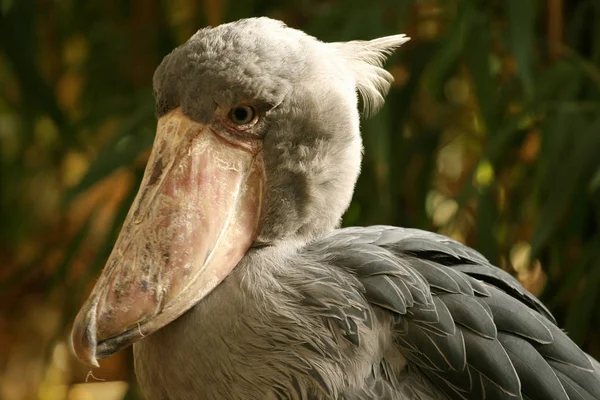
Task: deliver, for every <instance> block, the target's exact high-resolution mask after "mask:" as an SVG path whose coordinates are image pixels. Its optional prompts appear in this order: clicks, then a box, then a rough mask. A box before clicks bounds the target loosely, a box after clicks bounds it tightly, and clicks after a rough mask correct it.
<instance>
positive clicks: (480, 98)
mask: <svg viewBox="0 0 600 400" xmlns="http://www.w3.org/2000/svg"><path fill="white" fill-rule="evenodd" d="M491 49H492V40H491V34H490V20H489V17H488V16H487V15H486V14H484V13H482V12H480V11H479V12H477V13H476V15H475V16H473V22H472V24H471V25H470V26H469V37H468V39H467V43H466V49H465V50H466V51H465V60H466V63H467V67H468V68H469V72H470V74H471V79H472V81H473V86H474V90H475V94H476V96H477V104H478V105H479V110H480V113H481V116H482V117H483V121H484V124H485V127H486V131H487V132H488V133H490V134H491V135H495V134H496V130H497V129H498V122H497V120H498V118H497V114H498V112H499V110H498V105H499V103H498V101H496V99H497V98H498V93H497V92H498V85H497V84H496V82H494V79H493V77H492V68H491V64H490V57H491V55H492V52H491Z"/></svg>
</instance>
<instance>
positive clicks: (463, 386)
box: [304, 226, 600, 400]
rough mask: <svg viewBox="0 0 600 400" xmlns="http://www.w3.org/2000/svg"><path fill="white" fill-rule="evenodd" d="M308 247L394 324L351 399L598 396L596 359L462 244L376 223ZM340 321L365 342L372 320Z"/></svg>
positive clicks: (348, 332)
mask: <svg viewBox="0 0 600 400" xmlns="http://www.w3.org/2000/svg"><path fill="white" fill-rule="evenodd" d="M304 251H306V252H309V253H310V252H315V253H321V254H324V255H325V254H327V259H328V260H329V261H328V262H329V263H330V264H331V265H334V266H336V267H337V268H340V269H342V270H345V271H347V272H349V273H351V274H352V275H353V276H354V277H355V278H356V279H357V280H358V281H359V282H360V285H361V286H360V292H361V295H362V296H363V297H364V299H365V301H366V302H368V304H369V305H370V306H371V307H372V310H373V315H375V316H376V318H385V317H388V318H391V320H392V323H391V324H392V326H391V330H390V334H391V336H392V337H391V345H390V346H389V348H388V349H387V352H386V353H384V354H383V356H382V359H381V362H380V363H379V365H374V366H373V373H372V374H370V375H368V376H366V377H365V385H364V387H363V388H361V389H359V390H358V391H356V390H354V392H355V393H357V394H356V395H354V394H353V390H352V389H350V390H349V393H348V396H347V398H348V399H354V398H356V399H358V398H380V399H400V398H408V399H428V398H449V399H484V398H485V399H521V398H527V399H544V400H547V399H590V400H591V399H598V398H600V369H599V368H598V363H597V362H596V361H595V360H593V359H591V357H588V356H587V355H586V354H585V353H584V352H582V351H581V350H580V349H579V348H578V347H577V345H575V344H574V343H573V342H572V341H571V340H570V339H569V337H568V336H567V335H566V334H565V333H564V332H563V331H561V330H560V329H559V328H558V327H557V326H556V324H555V321H554V318H553V317H552V315H551V314H550V312H549V311H548V310H547V309H546V308H545V307H544V305H543V304H542V303H541V302H540V301H539V300H537V299H536V298H535V297H534V296H533V295H531V294H530V293H528V292H527V291H526V290H525V289H524V288H523V287H522V286H521V285H520V283H519V282H518V281H517V280H516V279H514V278H513V277H512V276H510V275H509V274H507V273H505V272H504V271H502V270H500V269H499V268H496V267H494V266H492V265H490V264H489V262H488V261H487V260H486V259H485V258H484V257H483V256H481V255H480V254H479V253H477V252H475V251H474V250H472V249H470V248H468V247H466V246H464V245H461V244H460V243H458V242H455V241H453V240H451V239H449V238H446V237H444V236H440V235H436V234H433V233H429V232H425V231H420V230H413V229H402V228H392V227H385V226H376V227H370V228H347V229H341V230H337V231H335V232H334V233H332V234H330V235H328V236H326V237H324V238H322V239H320V240H318V241H315V242H314V243H312V244H311V245H309V246H308V247H306V249H305V250H304ZM323 312H324V314H327V310H323ZM334 315H335V316H334ZM344 317H345V318H341V319H340V318H339V313H336V312H334V313H332V315H331V317H330V318H332V321H333V324H334V325H337V329H340V330H341V331H342V332H345V334H346V337H347V338H348V340H350V341H352V342H354V343H355V345H357V346H360V342H359V340H360V337H359V336H356V335H354V334H353V329H352V328H353V327H354V326H360V325H361V324H365V323H366V324H368V323H369V322H368V321H367V322H364V320H362V321H361V320H360V317H357V315H356V314H355V313H351V312H346V313H345V315H344ZM395 351H398V352H399V353H400V354H401V355H402V356H403V357H404V358H405V359H406V365H403V368H398V366H397V365H394V361H393V360H394V359H395V358H397V356H396V355H395V354H394V352H395ZM388 355H391V357H389V356H388ZM594 368H595V371H594ZM363 391H364V393H363ZM359 393H360V394H359ZM367 393H368V397H365V396H366V395H367ZM361 396H363V397H361Z"/></svg>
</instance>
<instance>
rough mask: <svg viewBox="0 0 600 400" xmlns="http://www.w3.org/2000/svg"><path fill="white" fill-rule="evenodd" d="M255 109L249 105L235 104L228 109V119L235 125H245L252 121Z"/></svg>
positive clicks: (254, 116)
mask: <svg viewBox="0 0 600 400" xmlns="http://www.w3.org/2000/svg"><path fill="white" fill-rule="evenodd" d="M255 118H256V111H254V108H252V107H250V106H237V107H234V108H232V109H231V111H229V119H230V120H231V122H233V123H234V124H236V125H246V124H249V123H251V122H252V121H254V119H255Z"/></svg>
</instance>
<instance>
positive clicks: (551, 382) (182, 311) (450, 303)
mask: <svg viewBox="0 0 600 400" xmlns="http://www.w3.org/2000/svg"><path fill="white" fill-rule="evenodd" d="M407 40H408V38H406V37H405V36H403V35H395V36H388V37H383V38H379V39H375V40H371V41H351V42H344V43H342V42H340V43H324V42H321V41H319V40H317V39H315V38H314V37H311V36H308V35H307V34H305V33H303V32H301V31H299V30H295V29H292V28H289V27H287V26H285V25H284V24H283V23H281V22H278V21H275V20H272V19H268V18H252V19H245V20H241V21H237V22H233V23H229V24H225V25H221V26H217V27H215V28H205V29H201V30H200V31H198V32H197V33H196V34H195V35H194V36H192V37H191V38H190V39H189V40H188V41H187V42H186V43H185V44H183V45H182V46H180V47H178V48H177V49H175V50H174V51H173V52H172V53H171V54H169V55H167V56H166V57H165V59H164V60H163V61H162V63H161V64H160V65H159V67H158V69H157V70H156V73H155V75H154V94H155V97H156V113H157V116H158V127H157V133H156V138H155V141H154V145H153V148H152V153H151V155H150V159H149V161H148V165H147V168H146V171H145V175H144V177H143V180H142V183H141V187H140V189H139V192H138V194H137V197H136V198H135V201H134V202H133V205H132V207H131V210H130V211H129V214H128V215H127V218H126V220H125V223H124V225H123V228H122V231H121V233H120V236H119V237H118V239H117V241H116V243H115V246H114V249H113V251H112V254H111V255H110V257H109V259H108V261H107V264H106V266H105V268H104V271H103V272H102V274H101V276H100V278H99V280H98V282H97V283H96V286H95V288H94V290H93V291H92V293H91V295H90V297H89V299H88V300H87V302H86V303H85V304H84V305H83V307H82V309H81V311H80V312H79V314H78V316H77V318H76V320H75V324H74V328H73V333H72V340H73V346H74V350H75V352H76V354H77V356H78V357H79V358H80V359H81V360H82V361H84V362H86V363H87V364H89V365H92V366H97V365H98V363H97V360H98V359H101V358H104V357H107V356H110V355H111V354H113V353H115V352H117V351H119V350H121V349H123V348H125V347H127V346H129V345H131V344H133V353H134V358H135V370H136V375H137V379H138V381H139V383H140V385H141V388H142V389H143V392H144V394H145V396H146V397H147V399H149V400H167V399H173V400H192V399H207V400H212V399H215V400H216V399H226V400H242V399H244V400H265V399H268V400H282V399H312V400H317V399H344V400H359V399H360V400H364V399H381V400H383V399H389V400H391V399H410V400H413V399H421V400H425V399H540V400H541V399H543V400H548V399H561V400H563V399H564V400H566V399H600V365H599V364H598V362H597V361H595V360H593V359H592V358H591V357H589V356H587V355H586V354H585V353H584V352H583V351H582V350H580V349H579V348H578V347H577V346H576V345H575V344H574V343H573V342H572V341H571V340H570V339H569V337H568V336H567V334H566V333H564V332H563V331H561V329H560V328H559V327H558V326H557V325H556V321H555V319H554V318H553V316H552V315H551V314H550V312H549V311H548V310H547V309H546V308H545V307H544V305H542V303H541V302H540V301H538V300H537V299H536V298H535V297H534V296H533V295H531V294H530V293H528V292H527V291H526V290H525V289H524V288H523V287H522V286H521V285H520V284H519V282H518V281H517V280H515V279H514V278H513V277H511V276H510V275H509V274H507V273H505V272H503V271H502V270H500V269H498V268H496V267H494V266H492V265H491V264H490V263H489V262H488V260H486V259H485V258H484V257H483V256H482V255H480V254H479V253H477V252H476V251H475V250H473V249H471V248H468V247H466V246H464V245H462V244H460V243H458V242H456V241H453V240H451V239H449V238H447V237H444V236H440V235H437V234H434V233H430V232H425V231H421V230H415V229H406V228H397V227H391V226H372V227H366V228H362V227H360V228H359V227H356V228H345V229H338V226H339V224H340V218H341V217H342V214H343V213H344V211H345V210H346V208H347V207H348V204H349V203H350V199H351V197H352V192H353V188H354V185H355V183H356V179H357V177H358V174H359V170H360V162H361V152H362V145H361V136H360V123H359V105H360V108H362V109H363V110H362V111H363V112H364V113H366V114H370V113H372V112H374V111H376V110H377V109H378V108H379V107H380V106H382V104H383V101H384V95H385V94H386V92H387V90H388V89H389V86H390V83H391V81H392V76H391V75H390V74H389V73H388V72H386V71H385V70H384V69H383V68H382V64H383V62H384V60H385V58H386V56H387V55H388V54H390V53H391V52H392V51H393V50H394V49H396V48H397V47H399V46H400V45H402V44H403V43H404V42H406V41H407Z"/></svg>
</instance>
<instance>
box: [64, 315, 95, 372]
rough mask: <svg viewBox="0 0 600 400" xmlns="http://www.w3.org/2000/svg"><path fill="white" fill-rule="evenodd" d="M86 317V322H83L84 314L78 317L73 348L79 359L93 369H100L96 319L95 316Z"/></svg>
mask: <svg viewBox="0 0 600 400" xmlns="http://www.w3.org/2000/svg"><path fill="white" fill-rule="evenodd" d="M83 315H84V317H83V318H84V321H81V320H80V319H81V317H82V313H81V312H80V314H79V315H78V316H77V318H76V319H75V323H74V325H73V331H72V332H71V346H72V348H73V352H74V353H75V355H76V356H77V358H78V359H80V360H81V361H83V362H84V363H86V364H88V365H89V366H91V367H99V366H100V364H98V360H97V359H96V347H97V339H96V318H95V316H94V315H91V316H90V315H89V314H88V315H85V314H83Z"/></svg>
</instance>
